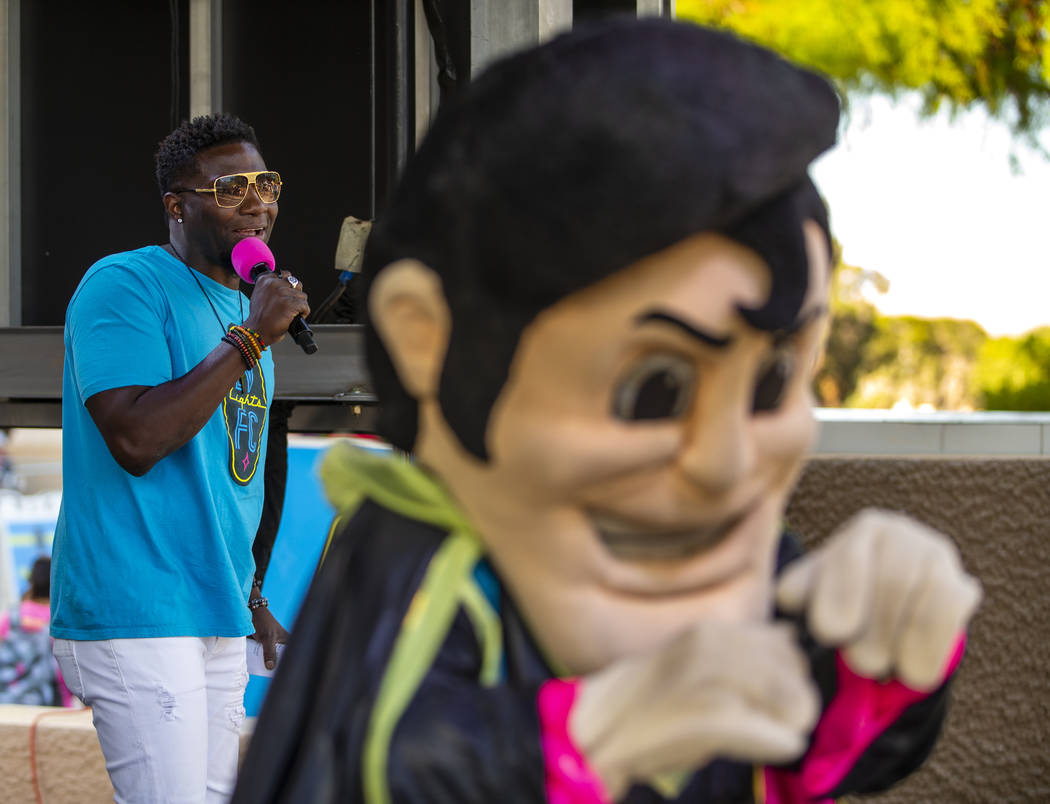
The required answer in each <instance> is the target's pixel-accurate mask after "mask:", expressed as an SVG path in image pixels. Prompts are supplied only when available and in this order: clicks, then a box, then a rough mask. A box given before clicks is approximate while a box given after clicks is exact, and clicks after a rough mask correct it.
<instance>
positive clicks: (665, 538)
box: [591, 505, 756, 561]
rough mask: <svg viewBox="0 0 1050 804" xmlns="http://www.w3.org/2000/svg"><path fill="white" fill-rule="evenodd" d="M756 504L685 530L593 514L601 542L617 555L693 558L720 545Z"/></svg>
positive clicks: (636, 558)
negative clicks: (663, 529) (717, 519)
mask: <svg viewBox="0 0 1050 804" xmlns="http://www.w3.org/2000/svg"><path fill="white" fill-rule="evenodd" d="M755 508H756V506H755V505H749V506H747V507H745V508H743V509H742V510H740V511H737V512H736V513H734V514H731V515H730V516H728V517H727V518H725V519H723V520H722V521H721V522H716V523H714V524H711V525H699V526H696V527H692V528H684V529H681V530H665V531H661V530H658V529H653V528H647V527H646V526H645V525H640V524H637V523H626V522H624V521H623V520H618V519H615V518H613V517H610V516H608V515H603V514H595V515H593V516H592V518H591V522H592V524H593V525H594V529H595V531H596V532H597V534H598V538H599V539H600V540H601V543H602V544H603V545H605V548H606V549H607V550H608V551H609V552H610V553H611V554H612V555H613V556H615V557H616V558H619V559H622V560H625V561H673V560H679V559H688V558H692V557H694V556H697V555H699V554H701V553H704V552H707V551H708V550H712V549H713V548H715V547H717V546H718V545H720V544H721V543H722V542H723V541H725V540H726V538H728V537H729V535H730V534H731V533H732V532H733V531H734V530H736V528H737V526H738V525H740V523H742V522H743V521H744V520H745V519H747V517H748V515H749V514H750V513H751V512H752V511H753V510H754V509H755Z"/></svg>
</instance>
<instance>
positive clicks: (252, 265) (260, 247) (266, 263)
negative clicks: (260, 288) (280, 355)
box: [230, 237, 317, 355]
mask: <svg viewBox="0 0 1050 804" xmlns="http://www.w3.org/2000/svg"><path fill="white" fill-rule="evenodd" d="M230 261H231V262H232V263H233V270H234V271H236V272H237V276H239V277H240V278H241V279H243V280H244V281H245V282H247V283H248V284H249V285H254V284H255V280H257V279H258V278H259V277H260V276H261V275H262V274H264V273H266V272H267V271H273V270H274V268H275V266H276V265H277V261H276V260H275V259H274V257H273V252H272V251H270V247H269V246H268V245H266V244H265V243H264V242H263V241H262V240H260V239H259V238H258V237H246V238H244V239H243V240H241V241H239V242H238V243H237V245H235V246H234V247H233V252H232V253H231V254H230ZM288 334H289V335H291V336H292V338H293V339H294V340H295V342H296V343H297V344H299V348H301V349H302V350H303V351H304V352H306V353H307V354H308V355H312V354H313V353H314V352H316V351H317V344H316V343H314V333H313V331H312V330H311V329H310V327H309V326H307V324H306V322H305V321H303V317H302V316H301V315H300V314H298V313H296V314H295V318H293V319H292V323H291V324H289V325H288Z"/></svg>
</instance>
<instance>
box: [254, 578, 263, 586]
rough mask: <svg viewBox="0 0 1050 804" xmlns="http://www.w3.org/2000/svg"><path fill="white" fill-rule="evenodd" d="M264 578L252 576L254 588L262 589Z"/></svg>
mask: <svg viewBox="0 0 1050 804" xmlns="http://www.w3.org/2000/svg"><path fill="white" fill-rule="evenodd" d="M262 583H263V582H262V578H252V589H262Z"/></svg>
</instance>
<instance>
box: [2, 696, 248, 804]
mask: <svg viewBox="0 0 1050 804" xmlns="http://www.w3.org/2000/svg"><path fill="white" fill-rule="evenodd" d="M34 725H35V729H34ZM254 726H255V718H247V719H246V720H245V722H244V727H243V728H242V729H241V756H242V757H243V756H244V751H245V749H246V748H247V747H248V741H249V739H250V737H251V733H252V730H253V729H254ZM34 760H35V773H36V778H37V785H38V786H39V790H40V796H41V800H43V801H44V802H46V804H106V803H107V802H112V801H113V786H112V785H111V784H110V783H109V776H107V775H106V763H105V760H104V759H103V757H102V749H101V748H99V744H98V736H97V735H96V734H95V726H94V724H93V723H92V721H91V710H90V709H62V708H59V707H53V706H17V705H13V704H6V705H0V780H3V781H2V783H0V785H2V787H0V800H2V801H7V802H11V804H31V802H34V801H36V800H37V796H36V791H35V790H34V785H33V774H34Z"/></svg>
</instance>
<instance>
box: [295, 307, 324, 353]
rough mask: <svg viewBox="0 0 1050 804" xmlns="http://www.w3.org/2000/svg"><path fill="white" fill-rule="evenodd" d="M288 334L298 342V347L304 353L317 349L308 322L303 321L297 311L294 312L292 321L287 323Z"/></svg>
mask: <svg viewBox="0 0 1050 804" xmlns="http://www.w3.org/2000/svg"><path fill="white" fill-rule="evenodd" d="M288 334H289V335H291V336H292V337H293V338H294V339H295V342H296V343H297V344H299V348H300V349H302V350H303V351H304V352H306V354H308V355H312V354H313V353H314V352H316V351H317V344H316V343H314V331H313V330H312V329H310V326H309V324H307V323H306V322H305V321H303V317H302V316H301V315H300V314H299V313H296V314H295V318H293V319H292V323H291V324H289V325H288Z"/></svg>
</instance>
